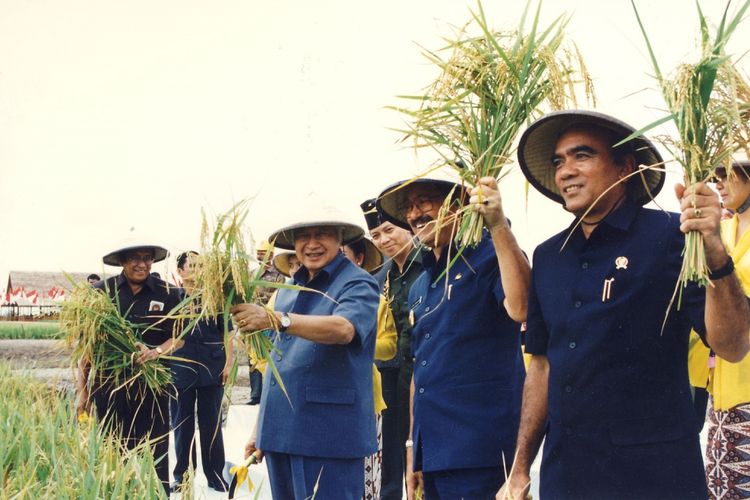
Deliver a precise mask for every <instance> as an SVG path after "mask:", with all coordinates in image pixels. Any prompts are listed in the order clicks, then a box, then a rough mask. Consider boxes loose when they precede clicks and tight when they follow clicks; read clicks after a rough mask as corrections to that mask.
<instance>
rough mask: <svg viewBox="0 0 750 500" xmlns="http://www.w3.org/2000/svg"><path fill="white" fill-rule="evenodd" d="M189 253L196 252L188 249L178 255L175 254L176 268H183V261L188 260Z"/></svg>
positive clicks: (195, 253)
mask: <svg viewBox="0 0 750 500" xmlns="http://www.w3.org/2000/svg"><path fill="white" fill-rule="evenodd" d="M190 255H198V252H196V251H193V250H188V251H187V252H182V253H181V254H180V255H178V256H177V268H178V269H184V268H185V263H186V262H187V260H188V256H190Z"/></svg>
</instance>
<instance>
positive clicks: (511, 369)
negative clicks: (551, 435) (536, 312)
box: [378, 178, 530, 499]
mask: <svg viewBox="0 0 750 500" xmlns="http://www.w3.org/2000/svg"><path fill="white" fill-rule="evenodd" d="M469 194H470V195H471V198H470V199H468V200H467V199H466V198H468V197H467V196H464V193H463V192H462V188H461V187H460V186H458V185H456V184H453V183H451V182H446V181H439V180H433V179H424V178H420V179H416V180H410V181H404V182H400V183H397V184H395V185H393V186H390V187H389V188H387V189H386V190H385V191H384V192H383V193H381V195H380V197H379V200H378V203H379V209H380V210H381V212H382V213H383V215H384V216H385V218H386V219H388V220H390V221H391V222H393V223H394V224H397V225H399V226H401V227H405V228H409V229H411V231H412V232H413V233H414V234H415V235H416V236H417V238H419V240H420V241H421V242H422V244H424V245H426V246H427V247H429V250H428V251H426V252H425V254H424V255H423V257H422V265H423V267H424V272H423V273H422V274H421V275H420V276H419V277H418V278H417V279H416V281H415V282H414V284H413V285H412V287H411V289H410V291H409V307H410V309H411V313H410V314H411V319H412V321H413V325H414V327H413V330H412V351H413V354H414V375H413V378H412V391H413V394H412V400H413V415H412V432H411V439H410V440H409V441H407V446H413V450H410V452H409V453H407V461H406V463H407V495H408V498H409V499H412V498H414V495H415V489H416V486H417V483H418V482H419V479H420V472H421V478H422V481H423V486H424V493H425V498H427V499H433V498H467V499H468V498H471V499H480V498H492V496H494V494H495V492H496V491H497V489H498V488H499V487H500V485H502V484H503V481H504V479H505V474H504V471H503V466H505V467H507V470H510V467H511V465H512V463H513V451H514V449H515V438H516V428H517V426H518V418H519V414H520V409H521V408H520V405H521V387H522V385H523V378H524V369H523V361H522V358H521V333H520V322H522V321H524V320H525V319H526V298H527V294H528V284H529V278H530V270H529V263H528V261H527V260H526V257H525V256H524V255H523V252H522V251H521V249H520V248H519V246H518V244H517V243H516V240H515V237H514V236H513V233H512V232H511V230H510V224H509V222H508V220H507V219H506V218H505V216H504V215H503V210H502V203H501V198H500V192H499V190H498V187H497V182H496V181H495V179H492V178H483V179H481V180H480V181H479V185H478V187H476V188H474V189H473V190H472V191H471V192H470V193H469ZM466 201H468V203H469V205H470V207H471V209H473V210H476V211H477V212H478V213H479V214H481V216H482V218H483V220H484V224H485V226H486V229H485V230H484V232H483V236H482V240H481V242H480V243H479V244H478V245H476V247H474V248H472V247H468V248H466V249H464V250H463V253H462V254H461V255H460V256H459V257H458V258H456V257H457V251H458V249H457V248H456V246H455V244H454V243H453V241H452V240H453V238H454V236H455V234H454V228H455V224H456V221H455V216H456V213H457V212H458V210H460V209H461V207H462V205H463V204H464V203H465V202H466Z"/></svg>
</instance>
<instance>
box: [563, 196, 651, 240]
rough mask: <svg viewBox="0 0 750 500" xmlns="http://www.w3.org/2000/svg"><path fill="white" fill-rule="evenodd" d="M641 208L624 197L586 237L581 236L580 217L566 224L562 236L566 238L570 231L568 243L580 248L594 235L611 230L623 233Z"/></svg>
mask: <svg viewBox="0 0 750 500" xmlns="http://www.w3.org/2000/svg"><path fill="white" fill-rule="evenodd" d="M641 208H642V207H641V206H640V205H638V204H636V203H635V202H634V201H632V200H631V199H630V198H625V200H623V202H622V204H621V205H620V206H619V207H617V208H616V209H615V210H614V211H613V212H611V213H610V214H608V215H607V216H606V217H605V218H604V220H602V221H601V222H600V223H599V224H598V225H597V227H596V228H595V229H594V231H593V232H592V233H591V234H590V235H589V238H588V239H586V238H585V237H584V236H583V227H581V226H582V224H581V223H580V222H579V221H580V219H578V218H576V219H575V220H574V221H573V222H572V223H571V224H570V226H568V230H567V231H565V233H564V236H563V238H567V235H569V234H571V231H572V232H573V235H572V236H571V238H570V242H569V244H572V245H573V246H574V247H575V248H578V249H581V248H583V247H584V246H585V245H586V243H587V242H588V241H590V240H591V238H592V237H594V236H595V235H601V234H607V233H609V231H611V230H614V231H617V232H622V233H625V232H627V231H628V230H629V229H630V226H631V225H632V224H633V220H635V216H636V215H637V214H638V211H639V210H640V209H641Z"/></svg>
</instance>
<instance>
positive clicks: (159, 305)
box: [148, 300, 164, 312]
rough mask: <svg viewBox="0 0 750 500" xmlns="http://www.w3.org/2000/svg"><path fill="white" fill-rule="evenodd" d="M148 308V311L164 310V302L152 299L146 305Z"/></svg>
mask: <svg viewBox="0 0 750 500" xmlns="http://www.w3.org/2000/svg"><path fill="white" fill-rule="evenodd" d="M148 310H149V311H150V312H154V311H156V312H158V311H163V310H164V302H159V301H158V300H152V301H151V303H150V304H149V305H148Z"/></svg>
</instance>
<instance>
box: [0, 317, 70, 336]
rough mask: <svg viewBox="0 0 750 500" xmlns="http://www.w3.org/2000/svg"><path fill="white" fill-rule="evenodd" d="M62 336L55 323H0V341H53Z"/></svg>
mask: <svg viewBox="0 0 750 500" xmlns="http://www.w3.org/2000/svg"><path fill="white" fill-rule="evenodd" d="M62 335H63V332H62V331H61V330H60V325H59V323H58V322H57V321H0V339H50V340H55V339H59V338H61V336H62Z"/></svg>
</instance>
